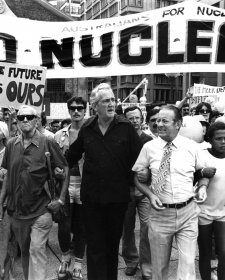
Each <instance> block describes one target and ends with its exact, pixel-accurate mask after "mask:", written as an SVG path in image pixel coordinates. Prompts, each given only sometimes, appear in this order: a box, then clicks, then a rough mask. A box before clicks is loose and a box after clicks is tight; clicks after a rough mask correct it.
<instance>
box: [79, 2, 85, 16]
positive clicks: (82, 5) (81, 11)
mask: <svg viewBox="0 0 225 280" xmlns="http://www.w3.org/2000/svg"><path fill="white" fill-rule="evenodd" d="M83 12H84V3H82V4H81V5H80V14H82V13H83Z"/></svg>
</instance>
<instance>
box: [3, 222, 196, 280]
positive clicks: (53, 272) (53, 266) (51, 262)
mask: <svg viewBox="0 0 225 280" xmlns="http://www.w3.org/2000/svg"><path fill="white" fill-rule="evenodd" d="M136 220H137V222H136V229H135V237H136V244H138V242H139V228H140V225H139V220H138V218H137V219H136ZM49 246H50V248H51V249H52V250H53V251H54V253H55V254H56V255H57V256H58V257H59V258H60V249H59V245H58V241H57V224H54V225H53V227H52V230H51V233H50V238H49ZM0 250H1V248H0ZM0 252H1V251H0ZM0 254H1V253H0ZM47 255H48V262H47V279H46V280H56V279H57V269H58V267H59V260H58V259H57V257H56V256H55V255H54V254H53V253H52V252H51V250H50V249H49V248H47ZM177 260H178V253H177V249H176V245H175V244H174V245H173V249H172V254H171V260H170V268H169V280H175V279H176V271H177V263H178V261H177ZM195 263H196V272H197V280H200V279H201V278H200V276H199V271H198V250H197V248H196V261H195ZM125 268H126V265H125V263H124V261H123V258H122V257H121V245H120V251H119V266H118V280H141V273H140V270H139V269H138V270H137V273H136V275H135V276H132V277H130V276H126V275H125ZM71 270H72V265H71ZM82 274H83V277H84V280H87V267H86V260H85V258H84V262H83V271H82ZM15 279H16V280H23V273H22V268H21V263H20V258H18V259H16V262H15Z"/></svg>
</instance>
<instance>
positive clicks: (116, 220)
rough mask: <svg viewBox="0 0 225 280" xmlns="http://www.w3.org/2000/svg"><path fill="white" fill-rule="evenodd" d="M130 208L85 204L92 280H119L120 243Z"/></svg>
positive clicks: (88, 267) (89, 265)
mask: <svg viewBox="0 0 225 280" xmlns="http://www.w3.org/2000/svg"><path fill="white" fill-rule="evenodd" d="M127 204H128V203H126V202H124V203H90V202H83V204H82V206H83V214H84V226H85V236H86V242H87V274H88V280H117V269H118V253H119V243H120V238H121V236H122V230H123V222H124V216H125V212H126V210H127Z"/></svg>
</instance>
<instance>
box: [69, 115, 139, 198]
mask: <svg viewBox="0 0 225 280" xmlns="http://www.w3.org/2000/svg"><path fill="white" fill-rule="evenodd" d="M97 118H98V117H97V116H95V117H92V118H90V119H89V120H88V121H87V122H86V123H84V125H83V126H82V128H81V130H80V132H79V134H78V138H77V140H76V141H75V142H74V143H73V144H72V145H71V146H70V149H69V153H68V162H69V165H70V166H72V165H73V163H74V162H76V161H77V160H79V159H80V158H81V156H82V153H85V160H84V166H83V175H82V184H81V200H82V201H86V202H93V203H110V202H128V201H129V199H130V189H129V186H130V185H131V180H132V179H133V176H132V171H131V168H132V166H133V164H134V163H135V161H136V159H137V157H138V154H139V152H140V150H141V147H142V143H141V141H140V138H139V136H138V134H137V132H136V131H135V129H134V128H133V126H132V124H131V123H130V122H129V121H128V120H126V119H125V118H124V117H121V116H118V115H115V117H114V119H113V121H112V122H111V124H110V126H109V128H108V130H107V131H106V133H105V135H103V134H102V133H101V131H100V129H99V127H98V123H97Z"/></svg>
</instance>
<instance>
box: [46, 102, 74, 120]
mask: <svg viewBox="0 0 225 280" xmlns="http://www.w3.org/2000/svg"><path fill="white" fill-rule="evenodd" d="M70 118H71V117H70V114H69V111H68V108H67V103H50V116H48V119H52V120H55V119H57V120H64V119H70Z"/></svg>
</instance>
